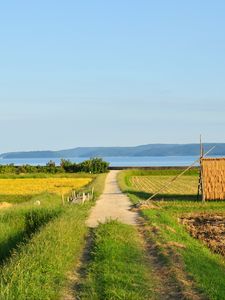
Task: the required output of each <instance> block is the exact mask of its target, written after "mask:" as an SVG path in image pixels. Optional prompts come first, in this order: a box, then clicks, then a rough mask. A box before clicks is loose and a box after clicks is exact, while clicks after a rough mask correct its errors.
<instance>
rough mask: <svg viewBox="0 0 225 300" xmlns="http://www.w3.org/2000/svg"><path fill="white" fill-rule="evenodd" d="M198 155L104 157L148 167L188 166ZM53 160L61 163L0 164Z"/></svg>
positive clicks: (77, 159)
mask: <svg viewBox="0 0 225 300" xmlns="http://www.w3.org/2000/svg"><path fill="white" fill-rule="evenodd" d="M197 158H198V157H197V156H142V157H134V156H131V157H130V156H123V157H120V156H116V157H113V156H112V157H103V159H104V160H106V161H108V162H109V163H110V166H113V167H118V166H120V167H121V166H123V167H126V166H131V167H140V166H142V167H146V166H188V165H190V164H191V163H193V162H194V161H195V160H196V159H197ZM68 159H69V160H71V161H73V162H77V163H78V162H82V161H84V160H86V159H89V157H70V158H68ZM50 160H53V161H54V162H55V163H56V164H57V165H58V164H60V159H59V158H51V157H49V158H26V159H0V164H3V165H6V164H15V165H23V164H30V165H45V164H46V163H47V162H48V161H50Z"/></svg>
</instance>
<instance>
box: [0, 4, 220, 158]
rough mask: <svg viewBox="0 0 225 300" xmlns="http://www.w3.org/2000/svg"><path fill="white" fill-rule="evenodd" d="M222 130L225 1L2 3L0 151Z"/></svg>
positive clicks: (182, 139) (173, 139)
mask: <svg viewBox="0 0 225 300" xmlns="http://www.w3.org/2000/svg"><path fill="white" fill-rule="evenodd" d="M224 132H225V1H223V0H221V1H218V0H215V1H211V0H210V1H209V0H198V1H196V0H189V1H180V0H169V1H168V0H158V1H155V0H154V1H153V0H122V1H121V0H113V1H105V0H77V1H76V0H65V1H59V0H38V1H30V0H27V1H24V0H20V1H16V0H14V1H13V0H9V1H1V4H0V135H1V142H0V153H2V152H6V151H18V150H47V149H51V150H57V149H66V148H74V147H78V146H132V145H140V144H149V143H193V142H196V143H197V142H198V141H199V134H200V133H201V134H202V135H203V140H204V141H205V142H225V139H224Z"/></svg>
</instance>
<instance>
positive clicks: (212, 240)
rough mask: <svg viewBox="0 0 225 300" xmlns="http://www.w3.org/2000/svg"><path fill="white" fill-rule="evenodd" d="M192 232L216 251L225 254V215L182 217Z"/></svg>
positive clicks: (182, 221)
mask: <svg viewBox="0 0 225 300" xmlns="http://www.w3.org/2000/svg"><path fill="white" fill-rule="evenodd" d="M180 221H181V223H182V224H184V225H185V226H186V228H187V230H188V231H189V232H190V234H191V235H192V236H193V237H195V238H197V239H199V240H201V241H203V243H204V244H205V245H207V246H208V247H209V248H210V249H211V250H213V251H214V252H215V253H219V254H221V255H223V256H225V215H224V214H199V215H192V216H188V217H187V216H186V217H182V218H180Z"/></svg>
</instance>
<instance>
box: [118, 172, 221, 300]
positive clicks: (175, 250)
mask: <svg viewBox="0 0 225 300" xmlns="http://www.w3.org/2000/svg"><path fill="white" fill-rule="evenodd" d="M178 173H179V171H176V170H171V174H170V171H168V170H167V171H165V172H163V171H155V173H154V171H150V172H149V171H146V172H145V171H143V170H140V171H138V170H134V171H132V170H129V171H123V172H121V173H120V174H119V176H118V180H119V183H120V186H121V188H122V190H123V191H124V192H125V193H127V194H128V195H129V197H130V199H131V201H132V202H133V203H134V204H137V203H138V202H140V201H142V203H143V204H144V203H145V200H146V199H148V198H149V197H150V196H151V195H152V194H153V193H154V192H156V190H157V189H158V188H160V186H162V184H164V183H165V182H167V181H168V180H170V179H171V178H172V177H173V176H174V175H177V174H178ZM197 182H198V176H197V173H196V172H195V173H193V171H192V172H189V174H187V175H185V176H183V177H182V178H181V179H179V181H178V182H175V184H174V185H173V186H171V188H170V189H169V190H165V191H164V192H161V194H160V195H159V196H158V197H156V198H155V199H154V201H151V203H150V205H149V208H148V207H147V206H146V207H145V206H143V208H141V209H140V213H141V215H142V216H143V217H144V220H145V238H146V239H147V240H148V241H149V243H151V245H155V246H154V247H155V248H154V249H155V250H156V252H157V256H158V258H159V260H160V261H161V262H164V263H165V265H166V266H167V268H168V274H169V273H170V272H169V270H173V274H175V275H174V280H178V279H179V277H181V275H180V271H181V270H182V272H183V274H185V276H188V278H192V280H191V281H192V284H193V286H194V289H195V290H196V291H197V293H198V294H200V295H202V296H201V297H202V298H201V299H207V298H208V299H218V300H219V299H225V292H224V291H225V281H224V278H225V258H224V257H223V256H222V255H218V254H215V253H213V252H212V251H211V250H210V249H209V248H208V247H207V246H206V245H205V244H203V243H202V242H201V241H199V240H197V239H195V238H193V237H191V236H190V234H189V233H188V232H187V230H186V228H185V227H184V225H182V224H181V223H180V222H179V219H180V218H181V217H183V216H190V215H198V214H200V213H201V214H211V215H213V214H215V215H217V214H220V215H221V214H222V215H224V217H225V202H224V201H220V202H219V201H213V202H210V201H209V202H206V203H203V202H201V201H197V200H196V189H197ZM178 281H179V280H178ZM183 282H185V280H183ZM189 285H190V284H189ZM185 289H187V293H189V292H188V284H187V285H185V284H184V286H183V290H185ZM190 299H192V298H190Z"/></svg>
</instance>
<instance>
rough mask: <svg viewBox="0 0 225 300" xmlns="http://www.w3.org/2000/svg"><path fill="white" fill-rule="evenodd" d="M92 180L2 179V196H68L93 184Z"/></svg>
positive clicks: (0, 186)
mask: <svg viewBox="0 0 225 300" xmlns="http://www.w3.org/2000/svg"><path fill="white" fill-rule="evenodd" d="M91 181H92V179H91V178H24V179H22V178H18V179H0V195H35V194H40V193H42V192H49V193H55V194H60V195H61V194H66V193H68V192H70V191H71V190H73V189H79V188H81V187H82V186H85V185H87V184H88V183H89V182H91Z"/></svg>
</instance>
